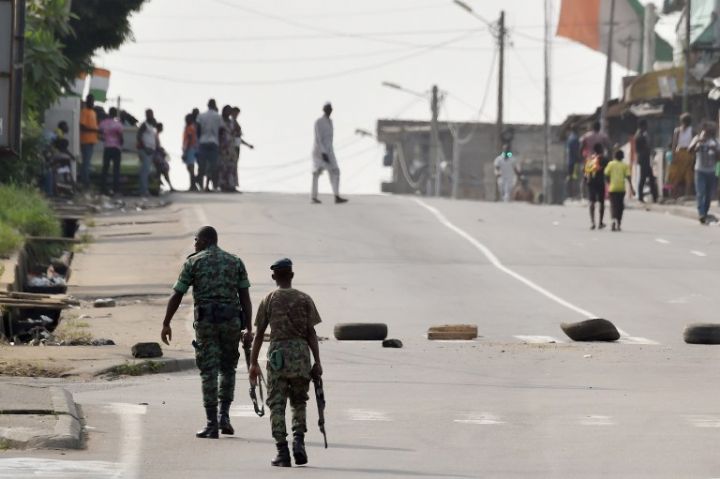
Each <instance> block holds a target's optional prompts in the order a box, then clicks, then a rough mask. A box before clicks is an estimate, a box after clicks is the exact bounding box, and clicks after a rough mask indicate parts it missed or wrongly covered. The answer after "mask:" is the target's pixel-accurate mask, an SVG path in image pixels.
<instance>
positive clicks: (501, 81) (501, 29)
mask: <svg viewBox="0 0 720 479" xmlns="http://www.w3.org/2000/svg"><path fill="white" fill-rule="evenodd" d="M506 36H507V30H506V29H505V10H502V11H500V20H499V21H498V48H499V50H500V51H499V53H500V64H499V66H500V68H499V69H498V111H497V149H498V151H500V149H501V148H502V143H503V140H502V133H503V128H504V126H503V95H504V86H505V37H506Z"/></svg>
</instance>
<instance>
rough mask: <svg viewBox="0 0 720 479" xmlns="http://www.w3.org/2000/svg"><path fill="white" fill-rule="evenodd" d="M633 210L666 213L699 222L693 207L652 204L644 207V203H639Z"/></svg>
mask: <svg viewBox="0 0 720 479" xmlns="http://www.w3.org/2000/svg"><path fill="white" fill-rule="evenodd" d="M633 209H637V210H645V211H650V212H652V213H665V214H670V215H674V216H681V217H683V218H688V219H691V220H697V218H698V215H697V212H696V211H695V210H693V209H692V207H687V206H676V205H661V204H652V203H646V204H644V205H643V204H642V203H639V204H634V205H633Z"/></svg>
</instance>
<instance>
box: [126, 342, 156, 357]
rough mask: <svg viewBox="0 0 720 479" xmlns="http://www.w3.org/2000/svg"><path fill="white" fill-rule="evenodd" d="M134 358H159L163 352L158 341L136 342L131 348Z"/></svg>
mask: <svg viewBox="0 0 720 479" xmlns="http://www.w3.org/2000/svg"><path fill="white" fill-rule="evenodd" d="M131 352H132V355H133V357H134V358H159V357H162V355H163V352H162V348H161V347H160V344H158V343H137V344H135V345H134V346H133V347H132V349H131Z"/></svg>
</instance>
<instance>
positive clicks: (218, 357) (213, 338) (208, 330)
mask: <svg viewBox="0 0 720 479" xmlns="http://www.w3.org/2000/svg"><path fill="white" fill-rule="evenodd" d="M194 327H195V338H196V343H197V346H196V348H195V363H196V364H197V367H198V369H199V370H200V379H201V381H202V394H203V405H204V406H205V407H217V405H218V400H220V401H221V402H226V401H227V402H232V400H233V399H234V398H235V368H237V364H238V359H240V350H239V345H240V333H241V332H242V323H241V321H240V320H239V319H238V320H234V321H227V322H225V323H219V324H213V323H210V322H207V321H201V322H195V325H194ZM218 378H219V385H220V387H219V388H218Z"/></svg>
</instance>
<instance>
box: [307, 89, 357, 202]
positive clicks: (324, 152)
mask: <svg viewBox="0 0 720 479" xmlns="http://www.w3.org/2000/svg"><path fill="white" fill-rule="evenodd" d="M332 112H333V108H332V105H331V104H330V102H327V103H325V105H324V106H323V113H324V114H323V116H321V117H320V118H318V119H317V120H316V121H315V132H314V137H315V143H314V145H313V153H312V156H313V178H312V192H311V195H310V200H311V202H312V203H313V204H320V203H321V201H320V199H318V180H319V179H320V175H321V174H322V172H323V171H325V170H327V171H328V175H330V186H331V187H332V191H333V194H334V195H335V203H336V204H340V203H347V201H348V200H346V199H345V198H342V197H340V167H339V166H338V163H337V158H336V157H335V149H334V148H333V133H334V128H333V122H332V120H331V119H330V115H332Z"/></svg>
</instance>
